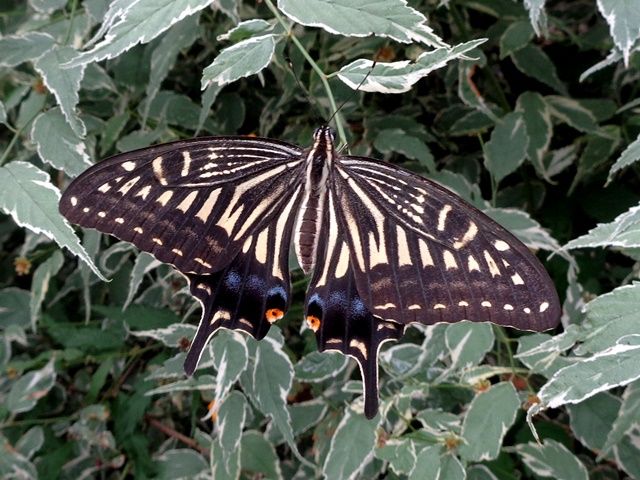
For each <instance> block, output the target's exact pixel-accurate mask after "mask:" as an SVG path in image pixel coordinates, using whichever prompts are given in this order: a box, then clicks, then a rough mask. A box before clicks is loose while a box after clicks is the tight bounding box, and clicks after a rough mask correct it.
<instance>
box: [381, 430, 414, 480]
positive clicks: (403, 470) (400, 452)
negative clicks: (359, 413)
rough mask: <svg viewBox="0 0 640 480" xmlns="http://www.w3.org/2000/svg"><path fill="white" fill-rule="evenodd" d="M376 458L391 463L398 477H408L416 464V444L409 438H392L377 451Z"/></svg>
mask: <svg viewBox="0 0 640 480" xmlns="http://www.w3.org/2000/svg"><path fill="white" fill-rule="evenodd" d="M375 456H376V458H378V459H380V460H384V461H386V462H389V466H390V467H391V469H392V470H393V471H394V472H395V473H396V474H397V475H407V474H409V472H411V470H413V468H414V466H415V464H416V446H415V442H414V441H412V440H411V439H409V438H405V437H401V438H398V439H395V438H391V439H389V440H387V442H386V443H385V444H384V445H383V446H382V447H378V448H376V450H375Z"/></svg>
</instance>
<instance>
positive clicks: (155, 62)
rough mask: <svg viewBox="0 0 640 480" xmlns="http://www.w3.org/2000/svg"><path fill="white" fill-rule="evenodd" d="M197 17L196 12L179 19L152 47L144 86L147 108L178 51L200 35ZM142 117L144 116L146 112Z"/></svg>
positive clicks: (184, 48) (171, 66) (187, 46)
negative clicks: (147, 79)
mask: <svg viewBox="0 0 640 480" xmlns="http://www.w3.org/2000/svg"><path fill="white" fill-rule="evenodd" d="M199 17H200V15H199V14H196V15H193V16H191V17H187V18H185V19H184V20H181V21H180V22H179V23H178V24H176V25H175V26H174V27H173V28H171V29H170V30H169V31H168V32H167V34H166V35H165V36H164V37H162V39H161V40H160V43H158V46H157V47H156V48H154V49H153V53H152V54H151V70H150V72H149V83H148V84H147V88H146V94H147V99H146V102H147V108H148V107H149V106H150V105H151V101H152V100H153V99H154V98H155V96H156V95H157V94H158V92H159V91H160V86H161V85H162V82H163V81H164V79H165V78H166V77H167V75H168V74H169V71H170V70H171V69H172V68H173V66H174V64H175V63H176V59H177V58H178V55H179V54H180V52H181V51H184V50H186V49H188V48H189V47H190V46H191V45H193V43H194V42H195V41H196V40H197V39H198V37H199V35H200V29H199V28H198V21H199ZM144 118H146V112H145V116H144Z"/></svg>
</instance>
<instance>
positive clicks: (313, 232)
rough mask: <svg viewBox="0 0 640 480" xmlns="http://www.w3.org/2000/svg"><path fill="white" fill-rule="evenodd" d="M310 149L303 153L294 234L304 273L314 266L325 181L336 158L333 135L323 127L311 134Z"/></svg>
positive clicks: (299, 261)
mask: <svg viewBox="0 0 640 480" xmlns="http://www.w3.org/2000/svg"><path fill="white" fill-rule="evenodd" d="M313 139H314V142H313V146H312V147H311V148H310V149H309V150H307V151H306V152H305V153H304V155H305V157H306V159H305V162H306V167H305V168H306V175H305V183H304V196H303V199H302V205H301V207H300V211H299V213H298V218H297V220H296V227H295V232H294V244H295V251H296V255H297V257H298V263H299V264H300V267H301V268H302V270H303V271H304V272H305V273H309V272H310V271H311V270H313V267H314V266H315V259H316V250H317V248H318V238H319V235H320V233H321V232H320V229H321V227H322V218H323V213H324V209H325V203H326V198H327V180H328V178H329V172H330V170H331V167H332V165H333V159H334V157H335V155H336V151H335V146H334V141H335V132H334V131H333V129H331V128H330V127H327V126H324V127H320V128H318V129H316V131H315V132H314V134H313Z"/></svg>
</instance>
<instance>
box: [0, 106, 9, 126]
mask: <svg viewBox="0 0 640 480" xmlns="http://www.w3.org/2000/svg"><path fill="white" fill-rule="evenodd" d="M0 123H2V124H4V125H7V109H6V107H5V106H4V103H2V102H1V101H0Z"/></svg>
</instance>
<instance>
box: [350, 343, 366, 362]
mask: <svg viewBox="0 0 640 480" xmlns="http://www.w3.org/2000/svg"><path fill="white" fill-rule="evenodd" d="M349 346H350V347H353V348H355V349H357V350H359V351H360V353H361V354H362V356H363V357H364V359H365V360H366V359H367V346H366V345H365V344H364V343H363V342H359V341H358V340H355V339H354V340H351V342H349Z"/></svg>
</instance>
